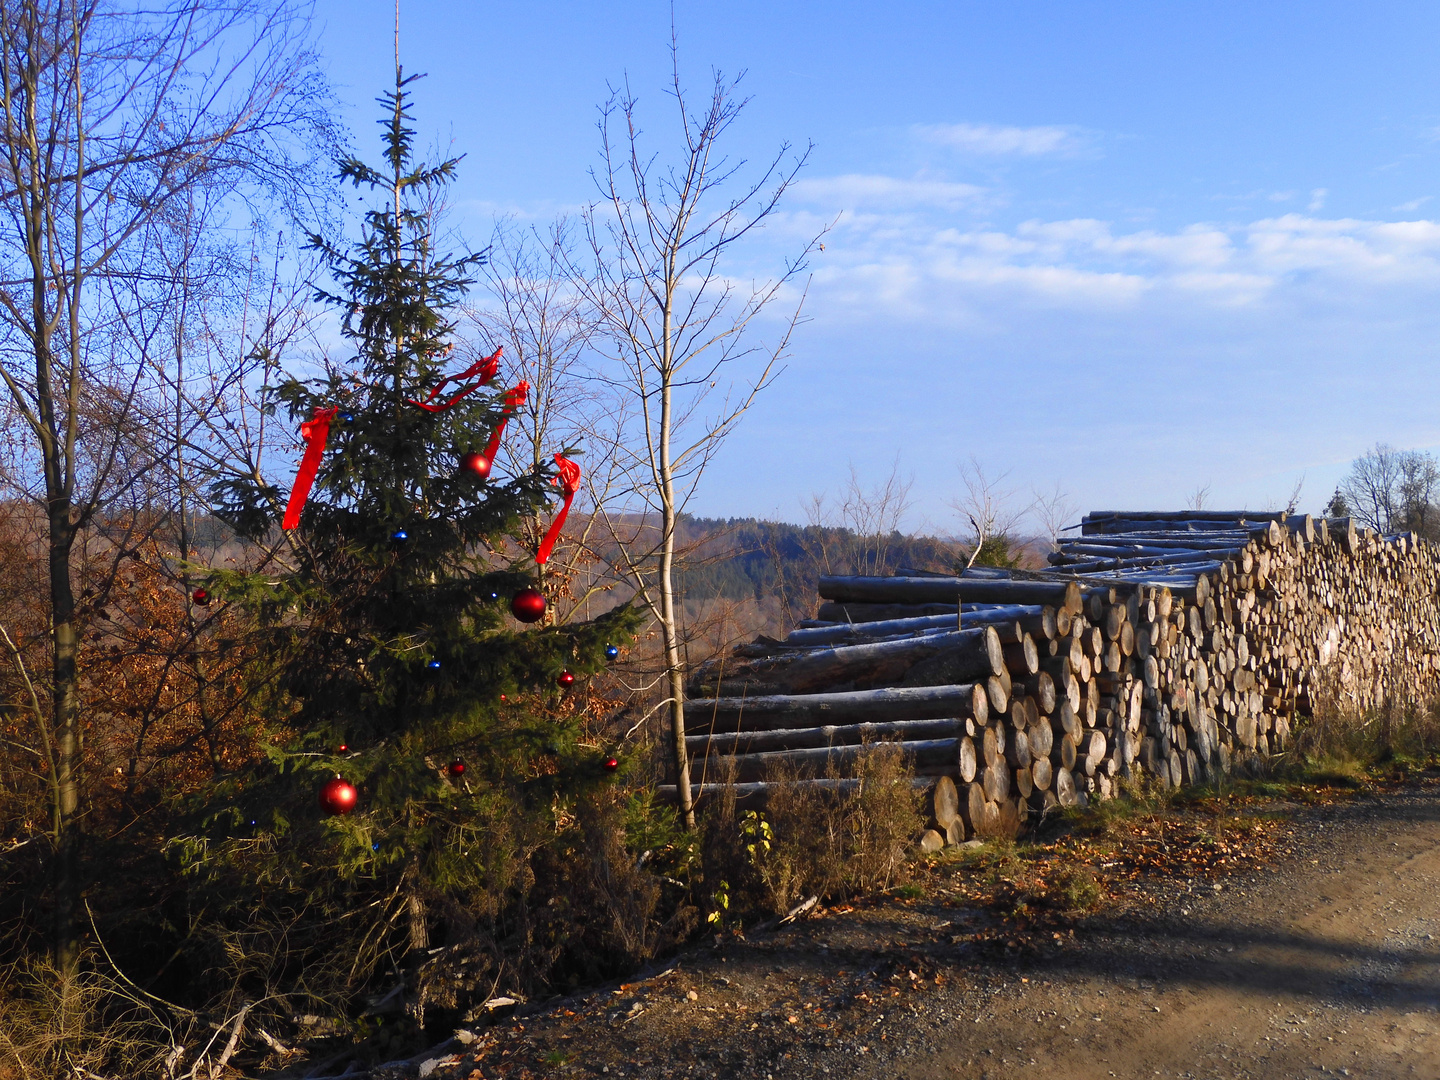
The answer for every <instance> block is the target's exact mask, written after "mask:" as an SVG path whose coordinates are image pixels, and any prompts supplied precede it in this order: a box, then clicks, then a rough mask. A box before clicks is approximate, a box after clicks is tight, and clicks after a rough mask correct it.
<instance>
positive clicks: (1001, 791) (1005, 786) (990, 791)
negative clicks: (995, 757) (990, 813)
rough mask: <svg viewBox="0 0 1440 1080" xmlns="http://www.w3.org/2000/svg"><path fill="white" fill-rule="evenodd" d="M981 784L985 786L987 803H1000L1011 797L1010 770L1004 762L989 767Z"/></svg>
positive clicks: (986, 768)
mask: <svg viewBox="0 0 1440 1080" xmlns="http://www.w3.org/2000/svg"><path fill="white" fill-rule="evenodd" d="M980 782H981V783H982V784H983V785H984V788H985V798H986V801H987V802H992V803H998V802H999V801H1000V800H1002V799H1005V798H1008V797H1009V795H1010V770H1009V769H1008V768H1007V767H1006V765H1005V763H1004V762H1003V761H1002V762H1000V763H998V764H995V765H987V766H986V767H985V773H984V775H983V777H982V779H981V781H980Z"/></svg>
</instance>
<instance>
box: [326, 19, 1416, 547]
mask: <svg viewBox="0 0 1440 1080" xmlns="http://www.w3.org/2000/svg"><path fill="white" fill-rule="evenodd" d="M675 12H676V18H677V23H678V28H679V34H680V45H681V63H682V69H683V72H684V74H685V77H686V80H687V82H688V83H689V84H690V85H691V86H694V87H703V86H704V85H705V83H706V82H707V80H708V78H709V70H710V68H711V67H712V66H713V67H718V68H720V69H722V70H724V71H726V72H736V71H739V70H742V69H743V70H744V71H745V72H746V78H745V80H744V83H743V85H744V87H745V90H746V92H747V93H748V94H749V95H750V96H751V97H752V101H751V104H750V105H749V107H748V109H747V111H746V113H745V115H744V116H743V118H742V121H741V122H740V124H739V126H738V127H737V128H736V129H735V132H734V139H733V140H732V142H731V146H730V150H731V153H732V154H734V155H735V156H737V157H744V158H748V159H751V160H760V159H763V158H765V157H767V156H768V155H769V154H771V153H773V152H774V150H775V149H776V148H777V147H778V146H779V145H780V144H781V143H782V142H787V141H788V142H791V143H796V144H800V145H804V144H805V143H806V142H813V143H814V144H815V150H814V153H813V155H812V157H811V159H810V164H809V165H808V166H807V168H806V169H805V170H804V172H803V174H802V178H801V181H800V182H799V183H798V184H797V185H796V187H795V189H794V190H793V191H792V193H791V194H790V196H789V197H788V198H787V200H786V202H785V203H784V204H783V206H782V213H781V214H780V215H778V216H777V218H776V219H775V220H774V222H773V223H772V225H771V227H770V228H769V229H767V230H766V232H765V233H764V234H763V235H762V236H761V237H760V238H759V239H758V240H757V242H756V243H755V244H754V245H752V247H751V248H749V249H748V250H746V251H745V252H742V253H739V254H738V256H737V261H736V263H735V264H734V269H735V270H736V272H737V273H742V274H762V275H763V274H764V273H766V272H767V270H768V269H770V268H772V267H773V266H775V265H776V261H777V260H778V259H779V258H780V257H781V256H782V255H783V254H784V253H785V252H786V251H790V250H794V249H795V247H796V246H797V245H798V244H800V243H802V242H803V238H804V237H805V236H806V235H807V234H808V232H809V231H810V230H813V229H815V228H816V227H818V225H819V224H820V223H823V222H827V221H831V220H836V219H838V221H837V224H836V225H835V227H834V228H833V229H832V231H831V233H830V234H829V235H828V236H827V237H826V239H825V251H824V252H823V253H821V254H819V255H817V257H816V258H815V260H814V261H813V264H812V269H813V273H814V278H813V282H812V285H811V289H810V296H809V300H808V302H807V306H806V314H807V316H808V318H809V321H808V323H807V324H806V325H805V326H804V327H803V328H802V330H801V331H800V333H799V334H798V336H797V338H796V340H795V343H794V347H793V354H792V356H791V358H790V360H789V363H788V367H787V369H786V371H785V373H784V374H783V376H782V377H781V379H780V380H779V381H778V382H777V383H776V384H775V385H774V387H773V388H772V389H771V390H770V391H769V392H768V393H767V394H766V396H765V397H764V398H763V399H762V400H761V401H760V403H759V404H758V405H757V406H756V408H755V409H754V411H753V412H752V413H751V414H750V416H749V417H747V418H746V420H745V421H744V423H743V424H742V426H741V427H740V429H739V430H738V432H737V433H736V434H735V435H734V436H733V438H732V441H731V442H730V443H729V445H728V446H727V448H726V450H725V451H724V453H723V454H722V455H721V457H720V458H719V459H718V460H717V461H716V462H715V464H714V465H713V466H712V468H711V471H710V473H709V474H708V476H707V477H706V479H705V481H704V483H703V485H702V487H701V489H700V491H699V493H698V496H697V499H696V502H695V504H694V505H693V506H692V509H693V510H695V511H696V512H700V513H705V514H710V515H719V516H727V515H751V514H754V515H762V516H777V517H781V518H786V519H791V520H796V519H798V518H799V517H800V516H801V508H800V507H801V503H802V501H804V500H805V499H806V498H807V497H808V496H810V495H811V494H812V493H815V492H821V491H831V492H833V491H836V490H838V488H839V487H840V486H841V485H842V484H843V483H844V480H845V478H846V476H847V474H848V470H849V467H850V465H851V463H852V462H853V463H854V465H855V466H856V467H857V468H858V469H859V471H860V473H861V475H862V476H864V477H868V478H870V479H872V480H878V479H880V478H881V477H882V476H883V475H884V474H885V473H887V472H888V471H889V468H890V466H891V463H892V462H893V461H894V460H895V459H896V457H897V455H898V458H899V461H900V465H901V468H902V469H903V470H905V471H907V472H911V473H913V474H914V477H915V487H914V492H913V494H914V497H915V501H916V506H915V510H914V512H913V515H912V519H911V524H912V525H913V526H915V527H921V526H928V527H933V528H937V529H941V530H949V529H954V528H958V525H959V523H958V521H957V520H956V518H955V516H954V514H953V511H951V510H950V509H949V508H948V502H949V501H950V500H951V499H952V498H953V497H954V496H955V495H956V493H957V491H958V488H959V486H960V485H959V474H958V468H959V466H960V464H961V463H962V462H964V461H966V460H968V459H969V458H970V457H972V456H974V457H976V458H978V459H979V460H980V461H982V462H983V463H984V465H985V466H986V468H987V470H989V471H990V472H992V473H1002V472H1007V471H1008V473H1009V479H1008V484H1009V485H1010V486H1012V487H1015V488H1017V489H1019V490H1020V491H1021V492H1024V491H1026V490H1028V489H1029V488H1031V487H1041V488H1050V487H1052V486H1053V485H1055V484H1056V483H1059V484H1060V486H1061V487H1062V488H1064V489H1065V490H1066V491H1067V492H1069V494H1070V495H1071V497H1072V498H1073V499H1074V501H1075V502H1076V503H1077V504H1078V505H1080V506H1081V507H1083V508H1087V509H1088V508H1095V509H1100V508H1116V507H1161V506H1179V505H1182V504H1183V503H1184V501H1185V498H1186V496H1187V495H1188V494H1189V493H1190V492H1192V491H1193V490H1195V489H1196V488H1198V487H1201V486H1204V485H1209V487H1210V489H1211V496H1210V505H1212V506H1220V505H1222V504H1223V505H1224V506H1226V507H1229V506H1249V507H1256V508H1259V507H1265V506H1266V505H1268V504H1271V503H1280V504H1282V505H1283V503H1284V501H1285V499H1286V497H1287V496H1288V494H1289V492H1290V489H1291V487H1292V485H1293V484H1294V482H1295V481H1296V479H1297V478H1299V477H1301V476H1302V475H1303V476H1304V477H1305V488H1304V492H1305V494H1304V497H1303V500H1302V505H1303V508H1304V509H1307V510H1310V511H1312V512H1313V511H1317V510H1318V509H1319V508H1320V507H1321V506H1322V505H1323V504H1324V502H1325V499H1326V498H1327V497H1328V494H1329V492H1330V490H1331V489H1332V488H1333V486H1334V484H1335V482H1336V480H1337V479H1338V477H1339V476H1340V474H1341V473H1342V472H1343V471H1344V469H1345V467H1346V465H1347V463H1348V461H1349V460H1350V459H1351V458H1353V457H1354V456H1356V455H1357V454H1359V453H1361V452H1362V451H1363V450H1364V449H1365V448H1366V447H1367V446H1369V445H1371V444H1373V443H1374V442H1376V441H1377V440H1383V441H1387V442H1390V443H1393V444H1395V445H1397V446H1404V447H1423V448H1435V447H1436V446H1437V445H1440V223H1437V219H1440V200H1437V199H1436V196H1437V195H1440V183H1437V166H1440V63H1437V62H1436V60H1437V55H1440V5H1436V4H1433V3H1431V4H1422V3H1380V4H1377V3H1373V2H1372V3H1368V4H1360V3H1317V2H1310V3H1304V4H1301V3H1264V4H1255V3H1253V2H1252V3H1243V4H1242V3H1210V4H1205V5H1199V4H1183V5H1182V4H1157V3H1154V2H1149V3H1105V4H1100V3H1079V2H1074V0H1069V2H1064V3H1011V4H995V3H959V2H950V3H903V4H889V5H877V4H874V3H873V2H872V3H865V4H860V3H837V2H833V0H831V2H826V3H787V2H784V0H772V2H769V3H753V2H749V0H744V2H735V0H727V2H725V3H693V2H689V3H687V2H683V0H682V2H679V3H677V4H676V7H675ZM318 15H319V19H320V25H321V43H322V47H323V49H324V52H325V55H326V58H327V65H328V68H329V72H330V76H331V78H332V80H333V81H334V82H335V84H336V86H337V89H338V92H339V94H340V96H341V97H342V99H343V100H344V101H345V102H346V103H347V108H348V112H347V114H346V119H347V120H348V122H349V124H350V126H351V129H352V130H353V131H354V132H355V141H356V145H357V147H358V148H360V149H361V150H362V152H364V153H366V154H370V153H371V152H372V151H373V148H374V145H375V144H374V143H373V142H372V141H371V140H372V132H373V131H374V130H375V129H374V127H373V120H374V117H375V112H374V109H373V107H372V106H371V104H370V101H371V99H372V98H373V97H374V96H375V95H376V94H377V93H378V92H380V91H381V90H383V89H384V88H385V87H386V85H387V82H388V79H389V72H390V66H389V65H390V57H391V26H392V18H393V4H391V3H372V2H368V0H363V2H360V0H346V2H344V3H341V2H339V0H321V2H320V3H319V5H318ZM401 18H402V29H401V54H402V60H403V62H404V64H405V66H406V68H407V70H411V71H423V72H426V73H428V78H427V79H426V80H425V81H424V82H423V83H422V84H420V86H419V87H418V88H417V106H416V113H417V119H418V120H419V122H420V128H421V132H422V136H424V137H426V138H438V139H442V140H446V141H449V142H451V143H452V144H453V147H454V149H455V150H457V151H463V152H465V153H466V154H467V158H466V161H465V165H464V167H463V169H462V176H461V180H460V183H459V185H458V186H457V188H456V190H455V192H454V194H455V197H456V205H457V210H458V211H459V219H460V221H461V222H462V224H463V225H464V227H465V229H466V231H467V232H468V233H470V235H471V236H473V237H475V238H477V239H483V238H484V236H485V235H486V234H487V233H488V228H489V221H490V220H491V219H492V218H493V215H494V214H496V213H497V212H505V213H515V214H518V215H520V216H521V217H522V218H529V219H534V220H536V221H537V222H544V221H547V220H548V219H549V218H550V217H552V216H553V215H554V214H555V213H557V212H560V211H564V210H573V209H574V208H575V207H576V206H578V205H579V204H581V203H583V202H584V201H586V200H587V199H588V198H590V197H591V195H592V193H593V188H592V186H591V182H590V179H589V176H588V170H589V169H590V168H591V167H592V166H593V165H594V164H595V162H596V150H597V146H598V139H597V135H596V132H595V119H596V105H597V104H598V103H599V102H600V101H602V100H603V99H604V98H605V97H606V96H607V89H606V87H607V82H609V83H615V82H618V81H619V80H621V79H623V78H626V77H628V78H629V80H630V84H631V86H632V88H634V89H635V90H636V91H637V92H639V94H640V96H641V100H642V109H645V110H647V112H646V115H647V117H648V118H649V131H650V132H651V133H652V134H653V135H654V138H655V146H656V147H657V148H658V149H659V150H660V151H661V152H662V154H663V152H664V149H665V146H666V136H667V134H668V133H669V131H670V129H669V128H667V126H666V122H667V121H668V119H669V118H668V116H667V115H666V112H665V107H666V101H665V98H664V97H663V87H664V82H665V78H666V75H667V71H668V64H669V54H668V51H667V45H668V36H669V20H670V8H669V5H668V4H666V3H656V2H649V0H647V2H613V0H612V2H610V3H606V4H594V3H583V4H582V3H568V4H561V3H553V4H552V3H526V4H519V3H511V4H477V3H469V4H461V3H442V2H438V0H436V2H430V3H418V2H414V0H406V2H405V4H404V6H403V9H402V17H401ZM768 331H769V328H768V327H765V326H762V327H760V328H759V332H760V333H761V334H762V335H763V334H765V333H766V332H768Z"/></svg>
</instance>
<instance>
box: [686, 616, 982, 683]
mask: <svg viewBox="0 0 1440 1080" xmlns="http://www.w3.org/2000/svg"><path fill="white" fill-rule="evenodd" d="M1002 650H1003V647H1002V646H1001V644H1000V638H999V635H997V634H996V633H995V630H994V628H993V627H988V626H987V627H982V628H980V629H977V630H959V631H954V632H952V633H945V634H926V635H923V636H920V637H912V638H902V639H897V640H893V641H881V642H874V643H871V644H865V645H839V646H827V647H822V648H818V649H779V650H777V651H776V652H774V653H773V654H771V655H769V656H759V657H747V656H733V655H732V656H729V657H716V658H715V659H714V660H711V661H708V662H706V663H705V664H702V665H701V666H700V667H699V669H698V670H697V671H696V673H695V675H694V677H693V678H692V679H691V680H690V683H689V686H688V688H687V689H688V692H689V696H691V697H697V698H699V697H711V696H725V697H733V696H738V695H741V694H745V695H757V694H807V693H817V692H822V691H823V692H830V693H835V692H839V691H842V690H851V689H853V690H870V689H875V688H877V687H884V686H900V685H908V686H941V685H956V684H959V683H966V682H972V681H974V680H975V679H977V678H985V677H986V676H989V675H992V674H999V673H1001V672H1003V671H1004V670H1005V654H1004V652H1003V651H1002ZM912 673H913V674H912Z"/></svg>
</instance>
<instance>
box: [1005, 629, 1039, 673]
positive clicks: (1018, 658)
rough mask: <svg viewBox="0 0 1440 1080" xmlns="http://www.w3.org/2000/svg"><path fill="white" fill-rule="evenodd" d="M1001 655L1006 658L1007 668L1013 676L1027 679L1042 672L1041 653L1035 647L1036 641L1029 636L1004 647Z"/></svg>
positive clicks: (1025, 635)
mask: <svg viewBox="0 0 1440 1080" xmlns="http://www.w3.org/2000/svg"><path fill="white" fill-rule="evenodd" d="M1001 654H1002V655H1003V656H1004V658H1005V668H1006V670H1007V671H1009V672H1010V674H1011V675H1012V676H1016V677H1019V678H1022V679H1026V678H1029V677H1030V676H1031V675H1035V674H1038V673H1039V671H1040V653H1039V650H1038V649H1036V647H1035V639H1034V638H1032V637H1031V636H1030V635H1029V634H1024V635H1023V636H1022V637H1021V638H1020V640H1019V641H1017V642H1015V643H1014V644H1011V645H1002V646H1001ZM997 674H998V672H997Z"/></svg>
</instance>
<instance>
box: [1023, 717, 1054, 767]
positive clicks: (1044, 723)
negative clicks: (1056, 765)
mask: <svg viewBox="0 0 1440 1080" xmlns="http://www.w3.org/2000/svg"><path fill="white" fill-rule="evenodd" d="M1050 723H1051V722H1050V718H1049V717H1048V716H1042V717H1041V718H1040V719H1039V721H1038V722H1037V723H1034V724H1031V725H1030V726H1029V727H1028V728H1026V730H1025V737H1026V738H1027V739H1028V740H1029V741H1030V756H1031V757H1033V758H1048V757H1049V756H1050V751H1051V750H1053V749H1054V748H1055V729H1054V728H1052V727H1051V726H1050Z"/></svg>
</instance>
